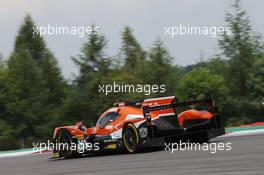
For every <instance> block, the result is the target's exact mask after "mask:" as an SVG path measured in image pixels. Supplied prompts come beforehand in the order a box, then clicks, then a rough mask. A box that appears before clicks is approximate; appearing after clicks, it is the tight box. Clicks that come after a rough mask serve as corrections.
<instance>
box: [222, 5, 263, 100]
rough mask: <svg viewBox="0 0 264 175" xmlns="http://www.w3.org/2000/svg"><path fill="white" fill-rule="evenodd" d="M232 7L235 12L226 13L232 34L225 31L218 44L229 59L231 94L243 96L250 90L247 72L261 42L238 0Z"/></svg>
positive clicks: (261, 47) (259, 50) (250, 68)
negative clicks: (247, 84)
mask: <svg viewBox="0 0 264 175" xmlns="http://www.w3.org/2000/svg"><path fill="white" fill-rule="evenodd" d="M232 7H233V8H234V9H235V12H236V13H235V14H231V13H228V14H227V15H226V22H227V23H228V26H229V27H231V31H232V35H228V34H227V33H225V34H224V35H223V36H222V38H221V39H219V46H220V48H221V49H222V50H223V53H222V55H223V56H225V57H226V58H228V59H229V69H228V76H227V77H226V78H227V80H228V82H230V86H231V87H232V94H233V95H237V96H242V95H243V96H245V95H247V94H248V93H249V92H250V89H248V87H247V86H246V81H247V79H248V75H249V72H250V71H251V70H252V66H253V63H254V58H255V57H256V56H258V55H259V54H260V53H261V52H262V49H263V44H262V43H261V42H260V41H259V36H257V35H255V34H254V32H253V30H252V27H251V25H250V20H249V18H248V17H247V16H246V12H245V11H244V10H243V9H242V8H241V6H240V1H239V0H236V1H235V3H234V5H232Z"/></svg>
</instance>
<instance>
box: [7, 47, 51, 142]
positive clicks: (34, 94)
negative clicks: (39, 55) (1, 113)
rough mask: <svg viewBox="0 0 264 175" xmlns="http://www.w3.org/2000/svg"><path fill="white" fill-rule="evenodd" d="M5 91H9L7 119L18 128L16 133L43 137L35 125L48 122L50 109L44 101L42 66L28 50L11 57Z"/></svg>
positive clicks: (24, 135) (24, 136) (17, 135)
mask: <svg viewBox="0 0 264 175" xmlns="http://www.w3.org/2000/svg"><path fill="white" fill-rule="evenodd" d="M5 92H6V93H7V94H8V97H7V99H6V103H5V107H6V111H7V112H6V118H5V120H6V121H7V123H9V124H11V125H12V126H13V127H15V128H16V134H15V136H16V137H17V138H27V137H29V136H32V137H37V136H40V135H39V134H38V132H39V131H37V130H36V129H35V127H37V126H38V125H43V124H45V122H47V121H48V118H47V117H48V116H47V115H46V114H48V113H46V112H48V110H50V108H46V106H44V105H43V104H42V100H43V98H44V97H45V96H44V95H45V94H43V93H44V91H43V81H41V74H40V69H39V68H38V67H37V65H36V63H35V61H34V60H33V58H32V57H31V54H30V53H29V52H28V51H27V50H26V51H22V52H21V51H20V52H18V53H13V54H12V56H11V57H10V59H9V61H8V74H7V79H6V82H5Z"/></svg>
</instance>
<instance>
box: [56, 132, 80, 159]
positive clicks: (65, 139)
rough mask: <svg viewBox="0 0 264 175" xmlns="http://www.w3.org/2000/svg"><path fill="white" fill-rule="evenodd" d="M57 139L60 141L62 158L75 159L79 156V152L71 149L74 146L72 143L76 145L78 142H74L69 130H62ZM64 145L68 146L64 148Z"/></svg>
mask: <svg viewBox="0 0 264 175" xmlns="http://www.w3.org/2000/svg"><path fill="white" fill-rule="evenodd" d="M57 139H58V144H59V145H60V146H59V151H58V152H59V154H60V157H64V158H65V159H69V158H74V157H77V156H79V153H78V152H77V150H71V149H70V147H71V145H72V143H74V144H76V142H74V140H73V139H72V137H71V134H70V133H69V132H68V131H67V130H64V129H62V130H60V131H59V133H58V135H57ZM62 144H64V145H68V146H63V145H62Z"/></svg>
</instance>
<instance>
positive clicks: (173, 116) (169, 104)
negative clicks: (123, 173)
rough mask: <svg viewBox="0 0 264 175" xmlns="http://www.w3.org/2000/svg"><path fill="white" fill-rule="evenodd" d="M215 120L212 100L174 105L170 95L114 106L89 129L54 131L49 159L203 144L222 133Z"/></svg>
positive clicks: (214, 107)
mask: <svg viewBox="0 0 264 175" xmlns="http://www.w3.org/2000/svg"><path fill="white" fill-rule="evenodd" d="M187 107H188V108H187ZM219 120H220V119H219V115H218V110H217V107H216V106H215V104H214V100H213V98H208V99H202V100H195V101H187V102H178V101H177V98H176V97H174V96H170V97H161V98H153V99H145V100H141V101H132V102H131V101H127V102H120V103H115V104H114V106H113V107H111V108H110V109H108V110H107V111H105V112H104V113H103V114H102V115H101V117H100V118H99V119H98V121H97V123H96V125H95V126H94V127H92V128H86V127H85V126H84V125H83V124H82V123H81V122H77V123H76V124H75V125H73V126H62V127H58V128H55V130H54V135H53V141H54V145H56V146H54V148H53V157H65V158H71V157H75V156H78V155H82V154H85V153H94V152H98V151H103V150H111V149H112V150H117V149H121V150H125V151H127V152H129V153H135V152H137V151H138V150H140V148H143V147H155V146H159V147H160V146H164V144H165V143H166V142H171V141H179V140H183V141H189V142H207V141H208V140H209V139H211V138H213V137H216V136H219V135H223V134H224V133H225V130H224V128H223V127H222V126H221V124H220V121H219Z"/></svg>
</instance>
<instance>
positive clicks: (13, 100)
mask: <svg viewBox="0 0 264 175" xmlns="http://www.w3.org/2000/svg"><path fill="white" fill-rule="evenodd" d="M34 27H35V25H34V22H33V21H32V19H31V17H30V16H29V15H27V16H26V17H25V20H24V23H23V24H22V26H21V28H20V30H19V34H18V36H17V37H16V41H15V48H14V51H13V53H12V54H11V56H10V58H9V60H8V64H7V68H6V70H5V73H4V75H5V76H3V80H4V84H3V86H2V87H0V92H3V95H0V101H1V99H3V100H5V101H4V105H3V109H4V115H3V119H4V121H5V122H6V123H7V124H8V125H10V126H12V127H14V128H15V129H16V133H15V135H14V136H15V137H14V139H18V138H20V139H21V140H22V141H23V140H25V142H26V143H25V144H26V146H32V145H31V144H32V142H31V141H30V140H32V139H36V138H47V137H49V136H50V130H51V129H52V128H50V127H49V123H50V122H51V121H52V119H53V118H54V116H56V111H57V108H58V107H59V106H61V105H62V101H63V98H64V97H65V93H64V85H65V83H64V80H63V77H62V75H61V71H60V69H59V68H58V66H57V61H56V59H55V58H54V56H53V55H52V53H51V52H50V51H49V50H48V49H47V48H46V45H45V42H44V40H43V38H41V37H40V36H39V35H37V34H34V32H33V28H34ZM0 74H1V73H0ZM0 79H1V75H0ZM0 84H1V83H0ZM0 103H1V102H0ZM0 106H1V105H0Z"/></svg>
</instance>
